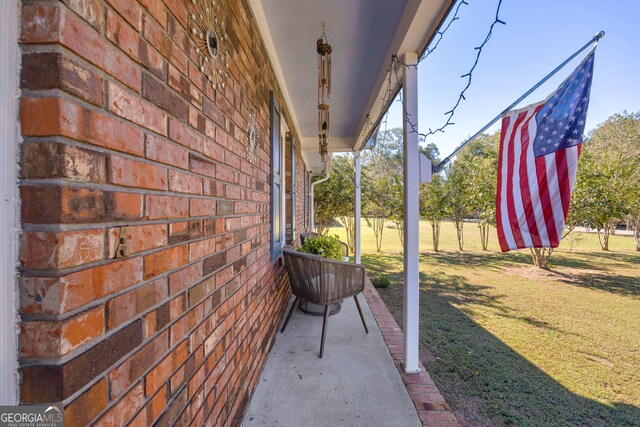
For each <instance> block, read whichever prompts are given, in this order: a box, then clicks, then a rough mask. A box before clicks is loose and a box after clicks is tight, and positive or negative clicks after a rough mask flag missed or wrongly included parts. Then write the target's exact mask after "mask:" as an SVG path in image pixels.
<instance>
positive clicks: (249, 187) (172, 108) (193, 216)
mask: <svg viewBox="0 0 640 427" xmlns="http://www.w3.org/2000/svg"><path fill="white" fill-rule="evenodd" d="M220 3H221V6H222V10H223V15H224V19H225V22H226V26H227V32H228V33H229V37H230V40H229V41H227V44H226V46H225V47H226V48H227V49H228V51H229V52H230V54H231V58H230V62H229V65H230V76H229V77H228V78H227V79H226V81H225V87H224V88H222V89H220V90H218V91H216V90H214V89H213V88H212V86H211V85H210V84H209V83H208V82H207V81H206V79H204V77H203V75H202V74H201V73H200V71H199V70H198V67H197V65H196V62H195V60H196V57H195V53H194V49H195V46H194V43H193V41H192V40H191V39H190V37H189V35H188V31H187V11H188V9H187V4H186V3H184V2H183V1H181V0H165V1H164V2H163V1H161V0H139V1H138V2H136V1H135V0H64V1H62V2H58V1H37V2H31V1H25V2H24V3H23V10H22V26H23V30H22V36H21V48H22V52H23V56H22V65H23V69H22V73H21V87H22V98H21V103H20V121H21V123H20V125H21V129H22V135H23V139H24V143H23V144H22V146H21V182H20V193H21V198H22V222H23V235H22V242H21V250H20V259H21V277H20V314H21V324H20V365H21V367H20V375H21V401H22V402H23V403H40V402H63V404H64V406H65V417H66V421H67V423H68V424H69V425H85V424H91V423H94V422H97V423H98V424H105V425H123V424H126V423H128V422H131V421H133V423H134V424H135V425H150V424H152V423H154V422H155V421H156V420H159V423H158V424H159V425H171V424H174V423H181V424H182V423H188V422H189V421H193V422H194V423H195V425H203V424H204V422H205V421H206V420H208V421H210V422H211V423H212V424H215V423H218V424H220V425H226V424H234V423H237V422H238V421H239V420H241V418H242V416H243V414H244V412H245V409H246V405H247V404H248V401H249V399H250V396H251V393H252V391H253V388H254V386H255V384H256V382H257V380H258V378H259V375H260V373H261V370H262V367H263V366H264V362H265V359H266V356H267V353H268V350H269V348H270V346H271V344H272V342H273V339H274V336H275V328H276V326H277V323H278V322H279V320H280V318H281V315H282V313H283V310H284V308H285V304H286V300H287V297H288V295H289V290H288V284H287V282H286V275H285V274H284V272H283V271H282V270H280V271H276V268H275V267H274V265H272V263H271V262H270V261H269V258H270V256H269V255H270V254H269V239H270V225H269V223H270V218H269V200H270V197H269V191H270V190H269V189H270V187H269V182H268V180H269V168H270V159H269V154H268V153H269V152H270V148H269V143H270V142H269V91H270V90H275V91H276V94H277V95H278V97H279V98H280V105H282V106H284V102H283V101H282V99H281V97H280V95H279V92H278V88H277V84H276V80H275V78H274V74H273V71H272V70H271V68H270V67H269V65H268V64H269V61H268V58H267V56H266V53H265V50H264V47H263V44H262V41H261V39H260V36H259V33H258V30H257V27H256V25H255V22H254V20H253V17H252V16H251V13H250V10H249V8H248V5H247V4H246V3H245V2H243V1H237V0H228V1H225V0H222V1H220ZM251 111H255V112H256V115H257V122H258V126H257V127H258V141H259V147H258V149H257V160H256V161H254V163H250V162H249V161H248V159H247V155H246V149H245V147H246V139H247V138H246V131H247V127H248V118H249V113H250V112H251ZM288 117H289V116H288V113H287V112H286V111H285V112H284V120H286V121H287V122H289V128H292V126H291V123H290V120H289V119H288ZM296 140H299V138H296ZM297 151H298V153H299V150H297ZM296 176H297V179H298V181H299V183H298V194H299V195H298V196H297V199H298V204H299V205H300V207H299V210H298V212H299V213H298V215H297V216H298V221H297V228H298V230H299V231H298V232H302V231H304V230H303V228H302V227H303V226H304V218H303V217H302V214H303V209H302V206H303V205H302V200H303V199H302V197H303V196H302V192H303V188H304V185H303V182H302V159H301V158H299V159H298V168H297V171H296ZM125 227H126V228H125ZM121 237H123V238H125V240H126V247H127V249H128V255H127V256H126V257H123V258H116V250H117V248H118V245H119V239H120V238H121Z"/></svg>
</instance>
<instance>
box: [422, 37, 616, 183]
mask: <svg viewBox="0 0 640 427" xmlns="http://www.w3.org/2000/svg"><path fill="white" fill-rule="evenodd" d="M602 37H604V31H600V32H599V33H598V34H596V35H595V36H593V38H592V39H591V40H589V41H588V42H587V43H585V45H584V46H582V47H581V48H580V49H578V50H577V51H576V52H575V53H574V54H573V55H571V56H570V57H568V58H567V59H566V60H565V61H564V62H563V63H562V64H560V65H558V66H557V67H556V68H555V69H554V70H553V71H552V72H550V73H549V74H547V75H546V76H545V77H544V78H543V79H542V80H540V81H539V82H538V83H536V85H535V86H533V87H532V88H531V89H529V90H528V91H527V92H526V93H525V94H524V95H522V96H521V97H520V98H518V99H517V100H515V101H514V102H513V103H512V104H511V105H509V106H508V107H507V108H505V109H504V110H502V111H501V112H500V114H498V115H497V116H495V117H494V118H493V119H492V120H491V121H490V122H489V123H487V124H486V125H484V126H483V127H482V129H480V130H479V131H478V132H476V133H475V134H474V135H473V136H472V137H471V138H469V139H467V140H466V141H465V142H463V143H462V144H460V145H459V146H458V148H456V149H455V150H453V153H451V154H449V155H448V156H447V157H445V158H444V159H443V160H442V161H441V162H440V163H438V164H437V165H434V166H433V168H432V171H433V173H438V172H440V171H441V170H442V168H443V167H444V166H445V165H446V164H447V163H449V162H450V161H451V159H452V158H453V157H454V156H455V155H456V154H458V152H459V151H460V150H462V149H463V148H464V147H465V146H466V145H467V144H468V143H470V142H471V141H473V140H474V139H476V138H477V137H478V135H480V134H481V133H482V132H484V131H485V130H487V129H488V128H489V127H491V125H493V124H494V123H495V122H497V121H498V120H499V119H500V118H501V117H502V116H503V115H504V113H506V112H507V111H509V110H511V109H512V108H513V107H515V106H516V105H518V104H519V103H520V101H522V100H523V99H525V98H526V97H527V96H529V95H530V94H531V92H533V91H534V90H536V89H538V88H539V87H540V86H541V85H543V84H544V83H545V82H546V81H547V80H549V79H550V78H551V77H553V76H554V75H555V74H556V73H557V72H558V71H560V70H561V69H562V68H563V67H564V66H565V65H567V64H568V63H569V62H571V60H572V59H573V58H575V57H576V56H578V55H579V54H580V52H582V51H583V50H585V49H586V48H588V47H589V46H590V45H591V44H593V43H598V40H600V39H601V38H602Z"/></svg>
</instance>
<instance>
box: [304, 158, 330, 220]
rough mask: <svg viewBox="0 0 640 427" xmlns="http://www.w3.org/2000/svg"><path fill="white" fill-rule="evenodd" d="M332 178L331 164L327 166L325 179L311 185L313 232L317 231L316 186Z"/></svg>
mask: <svg viewBox="0 0 640 427" xmlns="http://www.w3.org/2000/svg"><path fill="white" fill-rule="evenodd" d="M330 176H331V163H329V164H328V165H327V172H326V174H325V176H324V178H322V179H319V180H317V181H316V182H312V183H311V211H310V212H309V213H310V214H311V230H312V231H316V223H315V219H316V211H315V203H314V196H313V190H314V188H315V186H316V185H318V184H321V183H323V182H325V181H326V180H328V179H329V177H330Z"/></svg>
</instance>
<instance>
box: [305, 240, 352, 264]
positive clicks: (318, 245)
mask: <svg viewBox="0 0 640 427" xmlns="http://www.w3.org/2000/svg"><path fill="white" fill-rule="evenodd" d="M298 251H299V252H306V253H308V254H315V255H320V256H321V257H323V258H328V259H336V260H339V261H342V257H343V255H342V244H341V243H340V240H338V239H337V238H333V237H329V236H314V237H308V238H306V239H305V240H304V244H303V245H302V246H301V247H300V248H298Z"/></svg>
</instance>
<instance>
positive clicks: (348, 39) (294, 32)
mask: <svg viewBox="0 0 640 427" xmlns="http://www.w3.org/2000/svg"><path fill="white" fill-rule="evenodd" d="M452 2H453V0H249V3H250V5H251V8H252V10H253V13H254V16H255V17H256V20H257V22H258V26H259V29H260V32H261V34H262V38H263V40H264V42H265V45H266V47H267V50H268V52H269V56H270V59H271V62H272V65H273V67H274V70H275V72H276V76H277V78H278V81H279V84H280V88H281V89H282V92H283V96H284V98H285V102H286V103H287V107H288V109H289V111H290V113H291V115H292V119H293V121H294V123H293V126H294V127H296V129H297V131H298V132H299V135H300V137H301V143H302V148H303V156H304V158H305V163H307V166H308V167H309V168H310V169H311V170H312V172H314V173H321V172H322V171H323V170H324V165H323V164H322V163H321V162H320V161H319V159H320V157H319V156H313V155H311V152H312V151H313V152H316V151H317V149H318V129H317V120H318V119H317V117H318V116H317V115H318V106H317V74H318V71H317V64H318V62H317V53H316V40H317V39H318V38H319V36H320V35H321V34H322V23H323V22H324V23H325V29H326V30H325V31H326V35H327V39H328V41H329V43H330V44H331V46H332V47H333V53H332V58H331V60H332V88H331V89H332V90H331V92H332V94H331V98H330V99H329V104H330V106H331V109H330V111H331V129H330V141H329V151H331V152H344V151H354V150H357V149H360V144H362V138H363V137H366V136H368V135H362V132H363V127H364V124H365V120H366V115H367V114H371V117H372V120H374V121H375V120H376V119H377V118H378V116H379V114H380V113H381V110H382V105H381V104H382V102H381V97H382V95H383V93H384V90H385V89H386V80H387V79H386V76H387V73H386V70H387V69H388V68H389V65H390V62H391V55H392V54H402V53H403V52H407V51H420V50H422V49H423V48H424V46H425V44H426V42H427V40H428V38H429V37H430V36H431V34H433V31H434V29H435V28H436V26H437V25H438V24H439V22H440V20H441V18H442V16H443V15H444V13H445V12H446V10H448V8H449V7H450V6H451V4H452Z"/></svg>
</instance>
